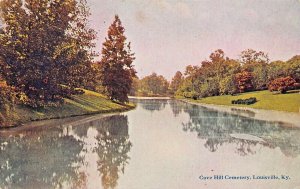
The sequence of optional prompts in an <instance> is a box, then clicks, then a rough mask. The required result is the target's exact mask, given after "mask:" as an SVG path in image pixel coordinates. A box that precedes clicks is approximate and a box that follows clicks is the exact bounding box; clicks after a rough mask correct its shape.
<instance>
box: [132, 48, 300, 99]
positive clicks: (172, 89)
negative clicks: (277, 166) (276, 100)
mask: <svg viewBox="0 0 300 189" xmlns="http://www.w3.org/2000/svg"><path fill="white" fill-rule="evenodd" d="M239 57H240V58H239V59H232V58H229V57H227V56H225V53H224V51H223V50H221V49H218V50H216V51H214V52H213V53H211V54H210V56H209V59H208V60H204V61H202V62H201V63H200V65H197V66H191V65H188V66H187V67H186V68H185V71H184V72H183V73H182V72H180V71H177V72H176V73H175V75H174V77H173V78H172V80H171V81H170V82H168V81H167V80H166V79H165V78H164V77H163V76H161V75H157V74H156V73H152V74H151V75H148V76H146V77H144V78H142V79H137V78H135V79H134V82H133V87H132V89H131V92H130V94H131V95H137V96H182V97H186V98H193V99H198V98H204V97H208V96H218V95H228V94H230V95H234V94H237V93H243V92H250V91H259V90H267V89H269V90H270V91H277V92H280V93H285V92H287V91H288V90H291V89H297V88H299V86H300V85H299V83H300V56H299V55H296V56H294V57H292V58H291V59H289V60H288V61H273V62H271V61H270V59H269V56H268V54H267V53H265V52H262V51H255V50H253V49H247V50H245V51H242V52H241V54H240V56H239Z"/></svg>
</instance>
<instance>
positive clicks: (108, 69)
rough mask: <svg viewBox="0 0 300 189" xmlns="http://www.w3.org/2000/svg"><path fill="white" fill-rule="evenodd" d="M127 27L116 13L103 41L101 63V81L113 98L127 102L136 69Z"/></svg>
mask: <svg viewBox="0 0 300 189" xmlns="http://www.w3.org/2000/svg"><path fill="white" fill-rule="evenodd" d="M124 32H125V29H124V27H123V26H122V23H121V20H120V18H119V17H118V16H117V15H116V16H115V20H114V22H113V23H112V24H111V26H110V27H109V29H108V37H107V38H106V39H105V42H104V43H103V49H102V60H101V62H100V63H99V67H100V68H99V69H100V77H101V83H102V85H103V86H104V87H105V88H106V90H107V93H108V96H109V97H110V98H111V100H117V101H119V102H122V103H123V102H127V101H128V96H127V95H128V94H129V92H130V89H131V86H132V82H133V78H134V77H135V74H136V71H135V69H134V68H133V65H132V63H133V61H134V59H135V57H134V54H133V53H131V49H130V43H126V37H125V35H124Z"/></svg>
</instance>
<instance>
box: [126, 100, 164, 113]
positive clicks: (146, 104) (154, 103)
mask: <svg viewBox="0 0 300 189" xmlns="http://www.w3.org/2000/svg"><path fill="white" fill-rule="evenodd" d="M130 101H131V102H133V103H137V104H138V105H140V106H141V107H142V108H143V109H145V110H148V111H151V112H154V111H160V110H163V109H165V107H166V105H167V104H168V100H158V99H146V100H145V99H142V100H140V99H131V100H130Z"/></svg>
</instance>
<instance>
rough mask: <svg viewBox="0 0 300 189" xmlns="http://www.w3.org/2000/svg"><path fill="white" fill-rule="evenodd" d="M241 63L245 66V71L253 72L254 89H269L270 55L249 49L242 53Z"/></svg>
mask: <svg viewBox="0 0 300 189" xmlns="http://www.w3.org/2000/svg"><path fill="white" fill-rule="evenodd" d="M240 56H241V58H240V62H241V64H242V66H243V70H245V71H247V72H251V73H252V76H253V82H252V84H253V87H254V89H256V90H263V89H267V83H268V73H267V71H268V68H267V66H268V64H269V61H270V59H269V57H268V54H266V53H264V52H262V51H255V50H253V49H248V50H245V51H242V53H241V55H240Z"/></svg>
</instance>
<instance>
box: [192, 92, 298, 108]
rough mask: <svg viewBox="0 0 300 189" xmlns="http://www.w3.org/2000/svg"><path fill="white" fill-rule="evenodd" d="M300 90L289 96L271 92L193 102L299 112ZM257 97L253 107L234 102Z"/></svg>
mask: <svg viewBox="0 0 300 189" xmlns="http://www.w3.org/2000/svg"><path fill="white" fill-rule="evenodd" d="M299 92H300V91H299V90H294V91H289V92H288V93H287V94H274V93H272V92H270V91H256V92H249V93H242V94H239V95H236V96H232V95H224V96H214V97H206V98H202V99H200V100H191V101H193V102H198V103H204V104H217V105H227V106H236V107H249V108H257V109H266V110H279V111H287V112H299V108H300V94H299ZM250 97H255V98H256V99H257V100H258V102H256V103H255V104H252V105H240V104H239V105H236V104H235V105H233V104H231V101H232V100H237V99H247V98H250Z"/></svg>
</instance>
